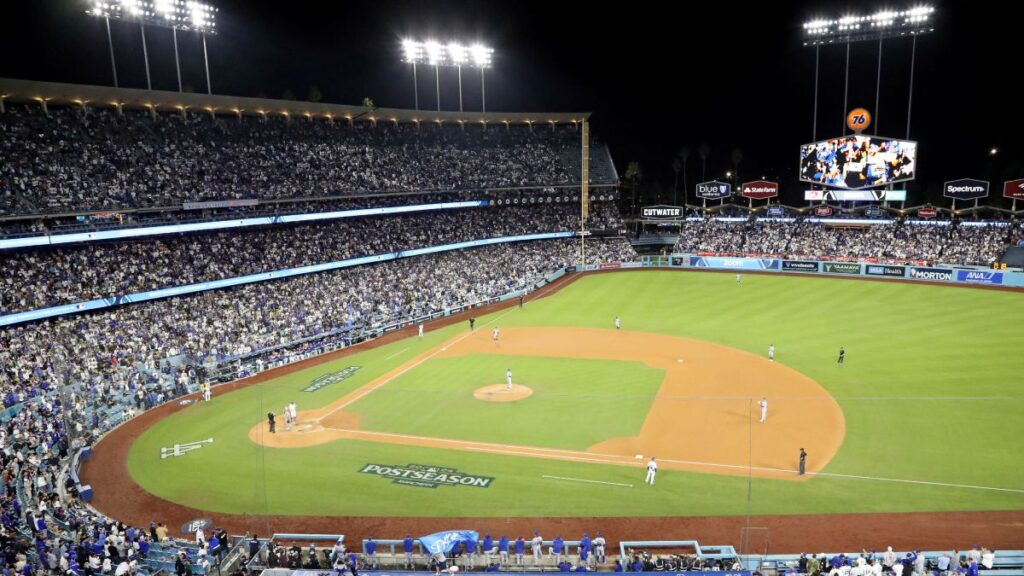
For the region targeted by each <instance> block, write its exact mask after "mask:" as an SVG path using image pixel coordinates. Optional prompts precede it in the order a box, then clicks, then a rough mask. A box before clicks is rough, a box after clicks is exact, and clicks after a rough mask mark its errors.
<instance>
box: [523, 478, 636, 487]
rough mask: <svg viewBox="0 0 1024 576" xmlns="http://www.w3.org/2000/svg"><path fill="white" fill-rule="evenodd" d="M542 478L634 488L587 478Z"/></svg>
mask: <svg viewBox="0 0 1024 576" xmlns="http://www.w3.org/2000/svg"><path fill="white" fill-rule="evenodd" d="M541 478H549V479H551V480H567V481H569V482H587V483H588V484H606V485H608V486H623V487H625V488H632V487H633V485H632V484H622V483H621V482H602V481H601V480H587V479H585V478H565V477H563V476H547V475H544V476H541Z"/></svg>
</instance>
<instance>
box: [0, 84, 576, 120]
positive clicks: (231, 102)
mask: <svg viewBox="0 0 1024 576" xmlns="http://www.w3.org/2000/svg"><path fill="white" fill-rule="evenodd" d="M0 98H2V99H4V100H5V101H8V102H38V103H43V102H46V103H47V104H48V105H54V104H60V105H79V106H94V107H115V108H116V107H119V106H120V107H122V108H137V109H147V110H157V111H185V110H190V111H197V112H208V113H211V114H236V115H247V116H282V117H298V118H322V119H333V120H345V121H353V122H355V121H375V122H451V123H460V122H461V123H464V124H481V123H484V124H505V123H508V124H549V123H555V124H574V123H577V122H582V121H583V120H585V119H587V118H589V117H590V113H589V112H578V113H547V112H537V113H533V112H486V113H484V112H448V111H441V112H437V111H433V110H403V109H400V108H375V109H372V110H370V109H368V108H366V107H364V106H346V105H342V104H327V103H323V102H299V101H293V100H272V99H269V98H246V97H242V96H222V95H218V94H213V95H207V94H195V93H191V92H171V91H167V90H142V89H137V88H114V87H111V86H93V85H88V84H63V83H58V82H36V81H32V80H14V79H10V78H0Z"/></svg>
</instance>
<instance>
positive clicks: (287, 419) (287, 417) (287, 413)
mask: <svg viewBox="0 0 1024 576" xmlns="http://www.w3.org/2000/svg"><path fill="white" fill-rule="evenodd" d="M284 429H285V431H286V432H287V431H288V430H291V429H292V411H291V405H289V404H285V405H284Z"/></svg>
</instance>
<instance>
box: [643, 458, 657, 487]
mask: <svg viewBox="0 0 1024 576" xmlns="http://www.w3.org/2000/svg"><path fill="white" fill-rule="evenodd" d="M657 473H658V463H657V462H655V461H654V456H651V459H650V460H648V461H647V478H645V479H644V484H650V485H651V486H654V476H655V475H657Z"/></svg>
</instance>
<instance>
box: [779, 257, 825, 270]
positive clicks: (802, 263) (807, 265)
mask: <svg viewBox="0 0 1024 576" xmlns="http://www.w3.org/2000/svg"><path fill="white" fill-rule="evenodd" d="M782 269H783V270H789V271H791V272H817V271H818V263H817V262H811V261H810V260H783V261H782Z"/></svg>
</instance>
